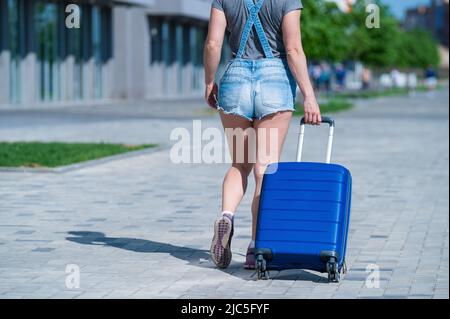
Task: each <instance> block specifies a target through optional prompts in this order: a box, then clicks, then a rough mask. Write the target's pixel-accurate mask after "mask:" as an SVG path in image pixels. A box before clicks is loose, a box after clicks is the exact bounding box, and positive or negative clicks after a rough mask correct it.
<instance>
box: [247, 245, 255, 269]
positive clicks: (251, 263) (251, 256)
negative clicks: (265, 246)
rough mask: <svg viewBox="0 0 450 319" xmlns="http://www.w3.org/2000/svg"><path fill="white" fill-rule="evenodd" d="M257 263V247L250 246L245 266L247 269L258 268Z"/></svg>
mask: <svg viewBox="0 0 450 319" xmlns="http://www.w3.org/2000/svg"><path fill="white" fill-rule="evenodd" d="M255 264H256V258H255V249H254V248H248V249H247V254H246V256H245V263H244V268H245V269H255V268H256V267H255Z"/></svg>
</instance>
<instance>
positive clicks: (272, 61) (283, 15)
mask: <svg viewBox="0 0 450 319" xmlns="http://www.w3.org/2000/svg"><path fill="white" fill-rule="evenodd" d="M301 9H302V4H301V2H300V1H299V0H214V2H213V5H212V9H211V18H210V24H209V33H208V37H207V40H206V45H205V81H206V92H205V98H206V100H207V102H208V104H209V105H210V106H211V107H213V108H217V109H218V110H220V118H221V120H222V124H223V127H224V129H226V130H227V131H228V130H230V129H231V130H233V132H235V133H236V134H234V136H235V137H237V138H241V139H242V140H243V143H238V142H236V143H234V142H233V141H230V137H229V136H228V138H229V144H230V152H231V155H232V156H231V158H232V159H233V163H232V165H231V167H230V169H229V170H228V172H227V174H226V176H225V179H224V181H223V190H222V214H221V216H220V217H219V218H218V219H217V220H216V222H215V224H214V237H213V240H212V244H211V256H212V260H213V261H214V263H215V264H216V265H217V267H219V268H226V267H228V265H229V264H230V262H231V256H232V255H231V248H230V247H231V239H232V237H233V227H234V224H233V220H234V214H235V212H236V210H237V208H238V206H239V203H240V202H241V200H242V198H243V196H244V193H245V192H246V190H247V179H248V177H249V175H250V173H251V171H252V170H253V172H254V173H253V174H254V178H255V182H256V189H255V192H254V196H253V203H252V217H253V220H252V240H251V242H250V244H249V247H248V250H247V255H246V261H245V264H244V267H245V268H247V269H254V268H255V254H254V246H255V236H256V219H257V214H258V205H259V197H260V192H261V184H262V178H263V174H264V170H265V168H266V167H267V165H268V164H270V163H274V162H278V161H279V158H280V154H281V150H282V146H283V143H284V141H285V137H286V134H287V132H288V128H289V124H290V121H291V118H292V112H293V111H294V110H295V109H294V102H295V97H296V89H297V85H298V86H299V87H300V89H301V91H302V93H303V97H304V112H305V118H306V122H307V123H308V124H314V125H319V124H320V123H321V117H320V110H319V105H318V104H317V101H316V98H315V96H314V90H313V88H312V86H311V83H310V79H309V76H308V69H307V62H306V57H305V54H304V52H303V48H302V43H301V32H300V15H301ZM225 32H228V33H229V37H230V46H231V50H232V52H233V59H232V60H231V61H230V62H229V63H228V65H227V68H226V71H225V74H224V75H223V77H222V79H221V81H220V86H217V85H216V84H215V82H214V78H215V76H216V72H217V69H218V65H219V62H220V59H221V51H222V45H223V40H224V36H225ZM261 130H262V131H265V134H259V132H260V131H261ZM250 131H253V132H254V133H255V134H254V136H255V137H256V138H255V139H256V151H255V152H254V153H255V155H254V157H255V160H251V159H252V158H253V155H252V154H249V148H250V146H251V145H250V144H251V143H250V137H249V136H250V133H249V132H250ZM237 132H242V133H241V134H240V135H239V133H237ZM261 136H263V138H262V137H261ZM273 139H275V142H276V143H267V141H272V140H273ZM273 145H275V146H273ZM242 154H244V156H242ZM260 154H270V155H269V156H268V158H267V156H261V155H260Z"/></svg>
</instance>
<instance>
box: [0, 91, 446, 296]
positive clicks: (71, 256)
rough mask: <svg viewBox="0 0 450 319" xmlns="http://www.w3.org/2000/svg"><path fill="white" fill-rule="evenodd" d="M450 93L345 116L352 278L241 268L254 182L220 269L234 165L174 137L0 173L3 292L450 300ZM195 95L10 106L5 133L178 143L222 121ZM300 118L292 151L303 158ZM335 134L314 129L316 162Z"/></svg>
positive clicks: (338, 148)
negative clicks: (223, 197) (53, 166)
mask: <svg viewBox="0 0 450 319" xmlns="http://www.w3.org/2000/svg"><path fill="white" fill-rule="evenodd" d="M448 98H449V97H448V92H446V91H442V92H438V93H437V94H436V95H435V96H434V97H431V96H428V95H426V94H418V95H417V96H414V97H398V98H383V99H377V100H369V101H360V102H358V105H357V107H356V108H355V109H354V110H352V111H349V112H344V113H340V114H338V115H335V118H336V121H337V129H336V139H335V148H334V155H333V161H334V162H337V163H341V164H343V165H345V166H347V167H348V168H349V169H350V170H351V171H352V174H353V179H354V193H353V207H352V217H351V225H350V237H349V246H348V255H347V260H348V265H349V272H348V274H347V275H346V276H345V277H344V279H343V280H342V282H341V283H339V284H329V283H327V280H326V275H324V274H321V273H317V272H313V271H307V270H285V271H281V272H277V271H272V272H271V277H272V278H273V279H272V280H269V281H256V278H255V274H254V272H252V271H246V270H244V269H242V264H243V262H244V259H245V257H244V254H245V250H246V246H247V244H248V241H249V239H250V200H251V196H250V195H251V191H249V193H248V194H247V196H246V197H245V199H244V201H243V203H242V205H241V207H240V209H239V211H238V212H237V217H236V231H235V237H234V239H233V247H232V248H233V253H234V255H233V261H232V264H231V266H230V267H229V268H228V269H227V270H218V269H216V268H215V267H214V266H213V264H212V263H211V261H210V259H209V252H208V250H209V244H210V240H211V236H212V225H213V220H214V218H215V217H216V216H217V215H218V213H219V209H220V186H221V180H222V177H223V175H224V174H225V172H226V169H227V164H174V163H172V162H171V161H170V157H169V149H166V150H164V151H160V152H156V153H152V154H143V155H140V156H136V157H129V158H123V159H119V160H115V161H111V162H107V163H102V164H99V165H95V166H89V167H85V168H82V169H79V170H75V171H69V172H65V173H59V174H54V173H51V174H50V173H33V172H5V171H4V172H1V171H0V298H205V297H208V298H448V297H449V259H448V256H449V233H448V229H449V227H448V226H449V221H448V218H449V184H448V183H449V182H448V181H449V171H448V170H449V149H448V142H449V136H448V134H449V133H448V131H449V122H448V120H449V118H448V113H449V112H448V111H449V107H448ZM195 105H196V104H195V103H190V106H189V104H186V105H182V104H181V105H178V106H176V107H173V109H168V108H169V107H170V105H167V106H164V107H161V112H160V113H158V114H159V115H161V114H163V115H162V116H158V114H156V113H157V112H152V109H151V107H146V106H142V105H140V106H133V105H128V106H126V107H123V106H116V107H111V108H110V110H108V106H97V107H95V108H92V109H86V108H81V109H80V108H78V109H77V108H66V109H48V110H46V111H42V112H37V111H33V110H31V111H20V112H19V111H0V137H1V140H7V141H14V140H46V141H48V140H63V141H106V142H120V143H159V144H162V145H171V144H173V143H174V141H170V139H169V136H170V133H171V131H172V130H173V129H174V128H177V127H185V128H188V129H189V130H192V120H193V119H194V118H197V117H198V118H199V119H201V120H202V127H203V128H206V127H220V125H219V122H218V119H217V116H210V115H208V112H205V113H203V112H202V111H200V107H201V106H200V105H198V106H195ZM134 109H136V110H137V111H136V112H134ZM292 124H293V125H292V126H291V130H290V133H289V136H288V139H287V142H286V146H285V150H284V153H283V160H285V161H288V160H292V159H293V158H294V156H295V144H296V138H297V134H296V133H297V131H298V125H297V124H298V119H295V120H294V121H293V123H292ZM326 134H327V130H326V129H325V128H324V127H320V128H308V129H307V137H306V142H305V160H320V159H322V157H324V153H325V148H324V145H325V143H326ZM205 143H206V142H205ZM252 187H253V183H250V190H251V189H252ZM71 265H72V266H73V267H75V268H70V267H72V266H71ZM71 269H75V273H71V272H70V270H71ZM77 269H78V270H79V275H80V276H79V287H78V288H77V285H76V283H77V281H76V280H75V281H71V279H72V278H74V274H76V271H77ZM371 269H378V272H376V273H372V274H371V273H370V271H371ZM372 277H374V278H375V279H377V278H378V279H379V280H378V281H375V282H372V281H371V280H370V278H372ZM374 283H375V284H376V283H378V285H374Z"/></svg>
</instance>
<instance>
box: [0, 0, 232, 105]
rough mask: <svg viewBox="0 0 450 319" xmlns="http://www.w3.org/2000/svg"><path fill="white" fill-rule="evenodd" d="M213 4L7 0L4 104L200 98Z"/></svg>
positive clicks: (3, 7)
mask: <svg viewBox="0 0 450 319" xmlns="http://www.w3.org/2000/svg"><path fill="white" fill-rule="evenodd" d="M210 4H211V1H210V0H133V1H131V0H130V1H112V0H71V1H53V0H0V105H8V106H13V107H14V106H17V107H20V106H30V105H37V106H39V105H45V104H49V103H57V104H61V105H63V104H65V103H69V104H72V103H86V104H88V103H92V102H93V101H107V100H141V99H177V98H189V97H193V98H196V97H200V96H201V95H202V93H203V45H204V41H205V38H206V34H207V25H208V18H209V11H210ZM73 5H76V6H73ZM77 14H79V15H77ZM77 17H78V18H79V19H78V21H79V22H80V23H79V25H76V23H75V22H76V21H77V19H76V18H77ZM229 55H230V54H229V51H228V50H227V49H225V50H224V54H223V58H224V60H225V59H227V58H228V57H229Z"/></svg>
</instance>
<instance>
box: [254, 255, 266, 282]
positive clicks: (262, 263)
mask: <svg viewBox="0 0 450 319" xmlns="http://www.w3.org/2000/svg"><path fill="white" fill-rule="evenodd" d="M256 272H257V273H258V280H260V279H266V280H267V279H269V271H268V270H267V263H266V260H265V259H264V257H263V255H258V256H257V257H256Z"/></svg>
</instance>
